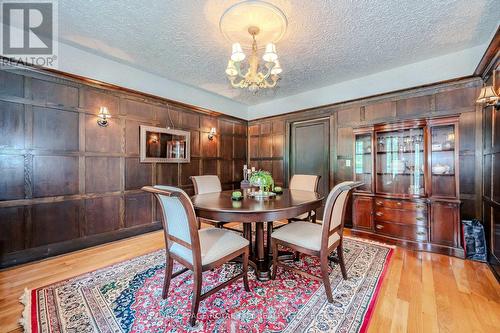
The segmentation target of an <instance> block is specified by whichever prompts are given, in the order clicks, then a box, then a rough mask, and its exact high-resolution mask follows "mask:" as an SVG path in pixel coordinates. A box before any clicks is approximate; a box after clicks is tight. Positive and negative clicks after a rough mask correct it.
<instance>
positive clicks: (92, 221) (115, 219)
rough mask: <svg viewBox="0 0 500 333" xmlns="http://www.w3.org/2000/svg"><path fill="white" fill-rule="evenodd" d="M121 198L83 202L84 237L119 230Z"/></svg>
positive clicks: (95, 199) (103, 198)
mask: <svg viewBox="0 0 500 333" xmlns="http://www.w3.org/2000/svg"><path fill="white" fill-rule="evenodd" d="M120 205H121V197H119V196H113V197H102V198H94V199H87V200H85V235H89V236H90V235H97V234H102V233H105V232H110V231H114V230H118V229H120Z"/></svg>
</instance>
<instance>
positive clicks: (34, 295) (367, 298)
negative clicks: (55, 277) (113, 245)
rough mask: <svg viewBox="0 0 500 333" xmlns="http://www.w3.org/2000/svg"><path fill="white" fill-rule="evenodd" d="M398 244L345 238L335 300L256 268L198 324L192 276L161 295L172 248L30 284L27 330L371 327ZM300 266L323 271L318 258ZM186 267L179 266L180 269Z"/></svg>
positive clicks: (209, 279)
mask: <svg viewBox="0 0 500 333" xmlns="http://www.w3.org/2000/svg"><path fill="white" fill-rule="evenodd" d="M392 251H393V250H392V248H391V247H389V246H387V245H383V244H379V243H375V242H369V241H364V240H360V239H356V238H347V237H346V238H345V241H344V252H345V254H344V257H345V261H346V266H347V272H348V280H343V279H342V275H341V272H340V267H339V266H338V265H335V264H334V265H333V268H332V270H331V274H330V280H331V284H332V290H333V296H334V302H333V303H332V304H331V303H328V301H327V299H326V294H325V290H324V287H323V284H322V283H320V282H317V281H314V280H311V279H308V278H305V277H303V276H301V275H298V274H296V273H293V272H292V271H290V270H283V269H281V267H280V268H279V269H278V274H277V279H276V280H274V281H266V282H260V281H257V280H256V279H255V275H254V274H253V271H252V270H251V269H250V272H249V277H250V288H251V292H248V293H247V292H245V290H244V289H243V283H242V281H241V280H240V281H236V282H235V283H233V284H231V285H229V286H228V287H226V288H224V289H222V290H220V291H219V292H217V293H215V294H213V295H211V296H210V297H208V298H207V299H205V300H203V301H202V302H201V303H200V310H199V314H198V322H197V325H196V326H195V327H189V325H188V323H187V322H188V319H189V315H190V306H191V302H190V300H191V290H192V283H193V282H192V276H191V273H190V272H187V273H184V274H182V275H180V276H178V277H177V278H175V279H173V280H172V282H171V285H170V293H169V296H168V298H167V299H166V300H163V299H162V298H161V292H162V286H163V276H164V268H165V251H164V250H159V251H156V252H153V253H150V254H147V255H143V256H141V257H137V258H133V259H131V260H127V261H125V262H121V263H118V264H115V265H113V266H109V267H105V268H102V269H100V270H96V271H93V272H90V273H87V274H84V275H81V276H78V277H74V278H71V279H68V280H65V281H61V282H58V283H54V284H51V285H48V286H45V287H43V288H38V289H33V290H26V292H25V294H24V295H23V297H22V302H23V303H24V304H25V311H24V313H23V319H22V320H21V321H22V324H23V326H24V329H25V332H33V333H49V332H54V333H55V332H77V333H82V332H103V333H106V332H364V331H365V330H366V329H367V327H368V322H369V320H370V316H371V314H372V312H373V307H374V305H375V301H376V298H377V294H378V291H379V289H380V285H381V283H382V280H383V278H384V275H385V271H386V269H387V266H388V264H389V260H390V257H391V254H392ZM292 264H294V265H296V266H297V267H301V268H302V269H306V270H307V271H308V272H310V273H312V274H317V275H319V263H318V260H317V259H316V258H313V257H309V256H305V255H303V256H301V257H300V260H299V261H298V262H293V263H292ZM180 268H181V266H180V265H178V266H176V267H175V268H174V271H175V270H178V269H180ZM240 269H241V267H240V266H239V265H238V264H228V265H224V266H223V267H221V268H220V269H217V270H214V271H208V272H206V273H204V274H203V292H205V291H206V290H208V289H210V288H211V286H214V285H216V284H219V283H220V282H221V281H224V280H226V279H228V278H229V277H231V276H232V275H234V274H237V273H238V272H240Z"/></svg>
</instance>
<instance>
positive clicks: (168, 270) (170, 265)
mask: <svg viewBox="0 0 500 333" xmlns="http://www.w3.org/2000/svg"><path fill="white" fill-rule="evenodd" d="M173 269H174V259H172V258H171V257H169V258H167V261H166V264H165V278H164V282H163V292H162V294H161V297H162V298H163V299H167V296H168V289H169V287H170V281H171V280H172V271H173Z"/></svg>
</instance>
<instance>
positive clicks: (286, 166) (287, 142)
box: [283, 114, 336, 190]
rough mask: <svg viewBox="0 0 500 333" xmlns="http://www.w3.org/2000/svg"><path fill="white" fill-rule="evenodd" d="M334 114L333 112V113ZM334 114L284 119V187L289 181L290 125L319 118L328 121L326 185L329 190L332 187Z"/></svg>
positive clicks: (310, 121) (314, 120)
mask: <svg viewBox="0 0 500 333" xmlns="http://www.w3.org/2000/svg"><path fill="white" fill-rule="evenodd" d="M334 115H335V114H334ZM334 115H329V116H323V117H318V118H313V119H311V118H302V119H301V118H296V119H287V120H286V121H285V154H284V156H283V169H284V178H285V179H284V185H285V187H288V186H289V182H290V167H291V164H290V156H291V148H292V147H291V141H292V138H291V135H292V125H293V124H297V123H312V122H316V121H320V120H328V121H329V127H328V135H329V147H328V178H329V179H328V185H329V189H328V190H330V189H331V188H332V187H333V181H334V177H333V170H332V165H334V164H332V162H333V161H332V158H333V156H332V155H335V154H334V152H333V151H332V147H335V145H334V143H335V141H334V138H335V137H336V133H335V117H334Z"/></svg>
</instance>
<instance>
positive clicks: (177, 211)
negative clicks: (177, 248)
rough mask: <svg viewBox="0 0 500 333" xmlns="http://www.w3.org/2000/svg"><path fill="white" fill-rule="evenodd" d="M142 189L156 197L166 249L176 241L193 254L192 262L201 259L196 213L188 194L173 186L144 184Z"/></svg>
mask: <svg viewBox="0 0 500 333" xmlns="http://www.w3.org/2000/svg"><path fill="white" fill-rule="evenodd" d="M142 190H143V191H146V192H149V193H152V194H154V195H155V197H156V198H157V199H158V201H159V203H160V206H161V210H162V215H163V218H162V224H163V231H164V233H165V243H166V244H167V251H168V250H169V249H170V248H171V247H172V245H173V243H177V244H179V245H181V246H183V247H185V248H186V249H187V250H189V251H190V252H191V253H192V255H193V263H196V262H199V261H200V260H201V251H200V240H199V236H198V223H197V221H196V213H195V211H194V207H193V204H192V202H191V199H190V198H189V196H188V195H187V194H186V192H184V191H183V190H181V189H179V188H176V187H173V186H163V185H155V186H145V187H143V188H142Z"/></svg>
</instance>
